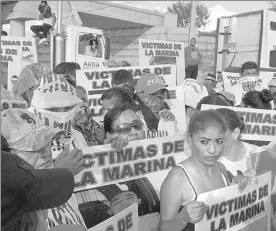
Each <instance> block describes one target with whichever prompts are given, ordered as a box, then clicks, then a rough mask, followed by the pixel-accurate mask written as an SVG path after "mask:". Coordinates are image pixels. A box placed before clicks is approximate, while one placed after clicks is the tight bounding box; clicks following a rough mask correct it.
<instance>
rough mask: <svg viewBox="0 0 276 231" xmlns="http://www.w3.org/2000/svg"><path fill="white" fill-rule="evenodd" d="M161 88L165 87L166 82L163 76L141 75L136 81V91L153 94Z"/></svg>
mask: <svg viewBox="0 0 276 231" xmlns="http://www.w3.org/2000/svg"><path fill="white" fill-rule="evenodd" d="M161 89H165V90H167V89H166V82H165V80H164V78H163V77H161V76H158V75H156V74H145V75H142V76H141V78H140V79H138V81H137V85H136V91H137V92H142V91H144V92H146V93H147V94H153V93H155V92H157V91H159V90H161Z"/></svg>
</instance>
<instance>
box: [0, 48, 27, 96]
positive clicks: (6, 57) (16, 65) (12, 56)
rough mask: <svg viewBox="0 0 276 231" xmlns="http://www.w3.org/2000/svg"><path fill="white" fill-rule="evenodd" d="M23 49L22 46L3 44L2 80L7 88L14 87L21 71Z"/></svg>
mask: <svg viewBox="0 0 276 231" xmlns="http://www.w3.org/2000/svg"><path fill="white" fill-rule="evenodd" d="M21 58H22V50H21V48H20V47H14V46H1V82H0V84H2V85H3V86H5V87H7V90H8V91H10V90H11V89H12V86H13V84H14V83H15V82H16V81H17V79H18V76H19V74H20V71H21V65H22V64H21Z"/></svg>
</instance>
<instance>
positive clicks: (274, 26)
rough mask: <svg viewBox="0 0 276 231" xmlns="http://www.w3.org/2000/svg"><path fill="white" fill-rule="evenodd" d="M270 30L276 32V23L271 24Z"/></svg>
mask: <svg viewBox="0 0 276 231" xmlns="http://www.w3.org/2000/svg"><path fill="white" fill-rule="evenodd" d="M270 30H274V31H276V22H272V21H271V22H270Z"/></svg>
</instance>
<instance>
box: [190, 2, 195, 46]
mask: <svg viewBox="0 0 276 231" xmlns="http://www.w3.org/2000/svg"><path fill="white" fill-rule="evenodd" d="M196 2H197V1H191V11H190V26H189V43H190V40H191V38H194V37H195V23H196Z"/></svg>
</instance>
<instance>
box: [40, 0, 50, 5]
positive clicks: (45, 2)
mask: <svg viewBox="0 0 276 231" xmlns="http://www.w3.org/2000/svg"><path fill="white" fill-rule="evenodd" d="M40 3H44V4H46V5H48V3H47V1H41V2H40Z"/></svg>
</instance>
